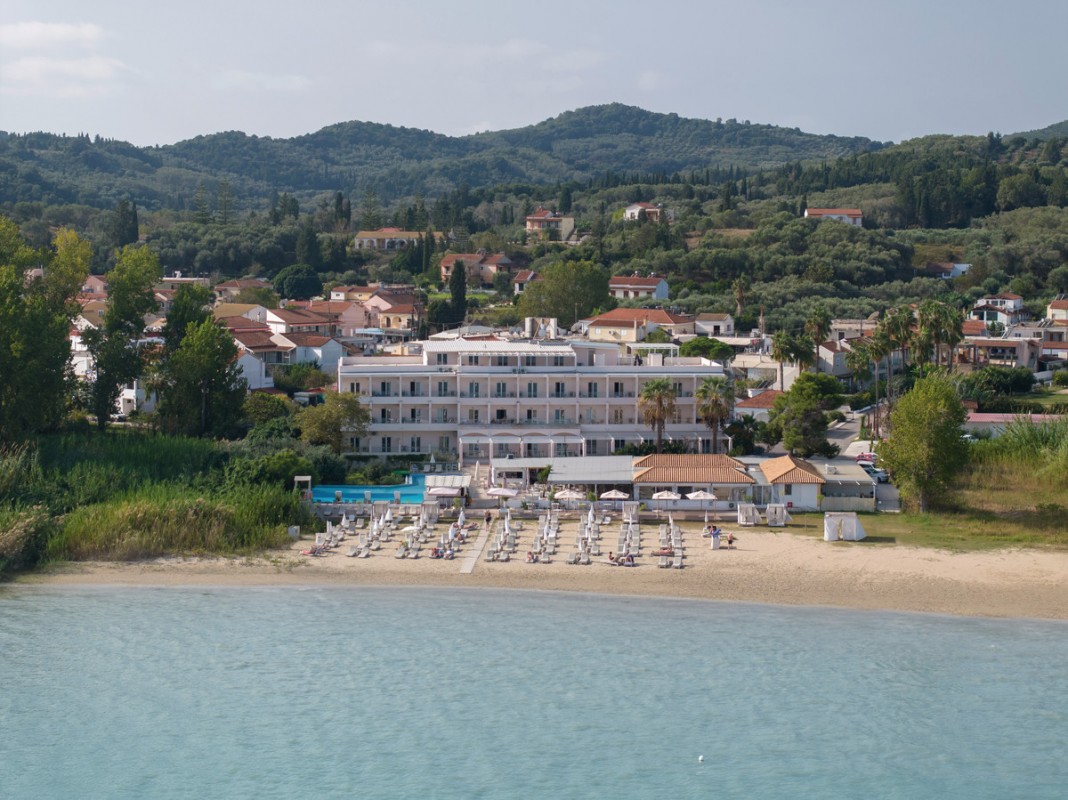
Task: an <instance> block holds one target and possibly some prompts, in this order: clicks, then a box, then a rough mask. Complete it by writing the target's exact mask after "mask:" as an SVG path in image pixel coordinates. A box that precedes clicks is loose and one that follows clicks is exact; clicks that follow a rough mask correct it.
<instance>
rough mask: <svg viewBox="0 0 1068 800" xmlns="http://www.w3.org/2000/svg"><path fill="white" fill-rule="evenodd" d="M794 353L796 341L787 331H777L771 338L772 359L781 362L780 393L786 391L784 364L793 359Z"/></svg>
mask: <svg viewBox="0 0 1068 800" xmlns="http://www.w3.org/2000/svg"><path fill="white" fill-rule="evenodd" d="M793 352H794V340H793V337H791V336H790V334H788V333H787V332H786V331H776V332H775V335H774V336H772V337H771V357H772V358H773V359H775V360H776V361H778V362H779V391H780V392H785V391H786V382H785V380H784V378H783V364H785V363H786V362H787V361H788V360H789V359H791V358H792V357H793V356H792V354H793Z"/></svg>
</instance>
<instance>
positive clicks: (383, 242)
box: [352, 228, 441, 251]
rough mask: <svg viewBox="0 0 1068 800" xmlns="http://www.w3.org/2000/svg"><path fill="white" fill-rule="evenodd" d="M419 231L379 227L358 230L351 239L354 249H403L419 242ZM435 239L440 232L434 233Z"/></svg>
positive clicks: (420, 236) (421, 234) (420, 237)
mask: <svg viewBox="0 0 1068 800" xmlns="http://www.w3.org/2000/svg"><path fill="white" fill-rule="evenodd" d="M424 235H425V234H423V233H422V232H420V231H402V230H401V229H400V228H379V229H378V230H376V231H359V232H357V234H356V236H355V238H354V239H353V240H352V246H353V247H354V248H355V249H356V250H387V251H389V250H404V249H406V248H408V247H412V246H413V245H416V244H418V243H419V241H420V240H421V239H422V238H423V237H424ZM434 238H435V239H440V238H441V234H440V233H435V234H434Z"/></svg>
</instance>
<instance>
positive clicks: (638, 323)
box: [586, 308, 694, 344]
mask: <svg viewBox="0 0 1068 800" xmlns="http://www.w3.org/2000/svg"><path fill="white" fill-rule="evenodd" d="M657 328H662V329H663V330H664V331H665V332H666V333H667V334H668V335H669V336H671V337H672V338H674V337H676V336H678V335H680V334H692V333H693V332H694V318H693V317H691V316H686V315H682V314H672V313H670V312H668V311H665V310H664V309H662V308H616V309H613V310H612V311H608V312H605V313H604V314H601V315H600V316H597V317H594V318H593V319H592V320H590V322H589V325H588V326H587V329H586V336H587V337H588V338H589V340H590V341H591V342H616V343H619V344H635V343H637V342H643V341H645V337H646V336H648V335H649V334H650V333H651V332H652V331H654V330H656V329H657Z"/></svg>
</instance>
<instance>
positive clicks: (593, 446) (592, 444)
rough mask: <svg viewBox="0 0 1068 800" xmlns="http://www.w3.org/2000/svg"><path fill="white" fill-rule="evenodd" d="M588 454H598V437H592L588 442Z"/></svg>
mask: <svg viewBox="0 0 1068 800" xmlns="http://www.w3.org/2000/svg"><path fill="white" fill-rule="evenodd" d="M586 455H588V456H595V455H597V440H596V439H590V440H589V441H588V442H586Z"/></svg>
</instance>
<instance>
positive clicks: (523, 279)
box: [512, 269, 538, 294]
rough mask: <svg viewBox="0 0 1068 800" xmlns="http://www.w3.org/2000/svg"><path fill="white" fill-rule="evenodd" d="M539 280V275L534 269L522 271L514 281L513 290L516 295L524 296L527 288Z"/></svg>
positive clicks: (516, 275)
mask: <svg viewBox="0 0 1068 800" xmlns="http://www.w3.org/2000/svg"><path fill="white" fill-rule="evenodd" d="M537 279H538V273H536V272H535V271H534V270H532V269H521V270H519V272H517V273H516V274H515V277H514V278H513V279H512V289H513V292H514V293H515V294H523V292H525V291H526V289H527V287H528V286H529V285H530V284H531V283H533V282H534V281H536V280H537Z"/></svg>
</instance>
